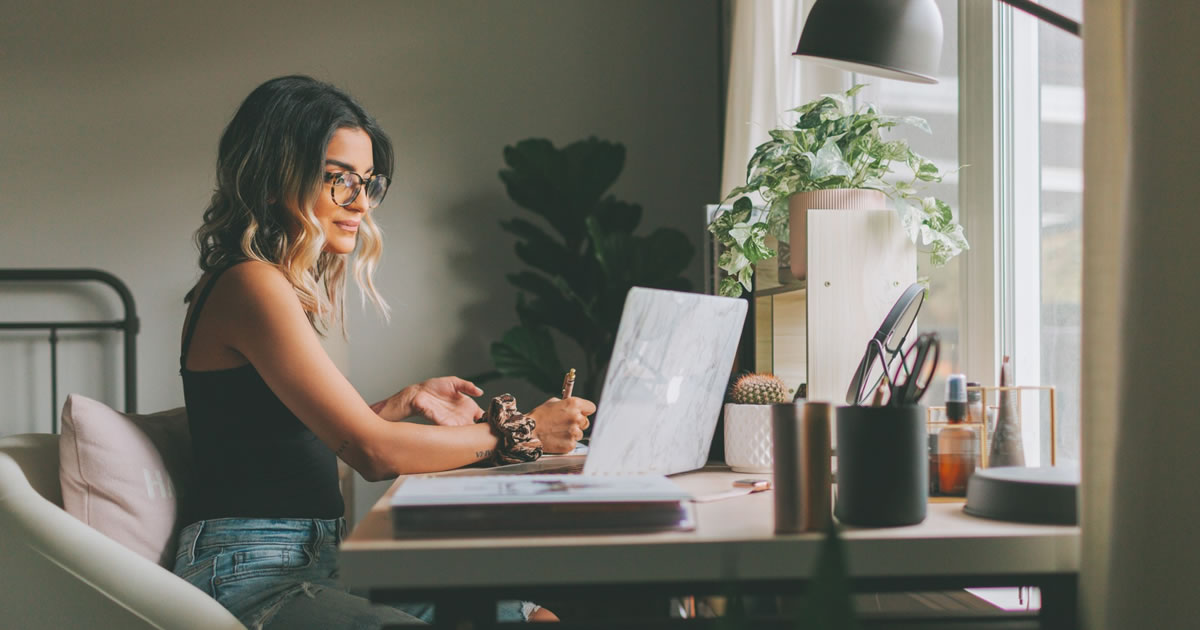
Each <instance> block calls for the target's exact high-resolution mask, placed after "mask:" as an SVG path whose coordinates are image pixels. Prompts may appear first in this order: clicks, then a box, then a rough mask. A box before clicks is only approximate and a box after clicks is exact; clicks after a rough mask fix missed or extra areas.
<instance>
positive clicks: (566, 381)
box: [561, 368, 575, 400]
mask: <svg viewBox="0 0 1200 630" xmlns="http://www.w3.org/2000/svg"><path fill="white" fill-rule="evenodd" d="M573 389H575V368H571V371H569V372H567V375H566V376H564V377H563V386H562V396H561V398H562V399H563V400H566V399H568V398H570V397H571V390H573Z"/></svg>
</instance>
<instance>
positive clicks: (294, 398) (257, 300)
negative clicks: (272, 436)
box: [206, 262, 497, 480]
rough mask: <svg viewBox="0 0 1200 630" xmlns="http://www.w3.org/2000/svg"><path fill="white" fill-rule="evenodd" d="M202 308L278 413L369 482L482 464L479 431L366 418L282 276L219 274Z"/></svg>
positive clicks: (491, 445) (269, 272)
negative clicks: (273, 399)
mask: <svg viewBox="0 0 1200 630" xmlns="http://www.w3.org/2000/svg"><path fill="white" fill-rule="evenodd" d="M206 308H211V309H216V310H217V311H218V312H216V313H211V312H210V313H208V315H209V316H210V317H211V316H214V315H215V316H216V319H217V321H218V322H220V326H221V328H222V330H220V331H219V332H218V333H217V337H218V338H220V339H221V340H223V341H224V342H225V343H227V344H228V346H229V347H230V348H231V349H233V350H234V351H236V352H238V353H240V354H241V355H243V356H245V357H246V359H247V360H249V361H250V363H251V364H253V365H254V367H255V369H256V370H257V371H258V373H259V374H260V375H261V376H262V378H263V380H264V381H266V383H267V385H268V386H269V387H270V388H271V390H272V391H273V392H274V393H275V395H277V396H279V398H280V400H282V401H283V403H284V405H286V406H287V407H288V409H290V410H291V411H292V413H294V414H296V416H297V417H298V418H299V419H300V421H301V422H303V423H304V424H305V425H306V426H308V428H309V429H311V430H312V431H313V433H315V434H316V435H317V437H318V438H320V439H321V441H322V442H324V443H325V444H326V445H327V446H329V448H330V449H332V450H333V451H334V453H336V454H337V456H338V457H340V458H341V459H342V460H344V461H345V462H346V463H347V464H349V465H350V466H351V467H353V468H354V469H355V470H357V471H358V472H359V473H360V474H362V475H363V477H365V478H367V479H370V480H377V479H386V478H388V477H391V476H395V475H398V474H407V473H416V472H432V471H438V470H448V469H451V468H458V467H460V466H464V465H466V464H470V463H472V462H476V461H479V460H482V459H486V458H488V457H490V456H491V454H492V452H493V451H494V450H495V448H496V443H497V440H496V437H495V436H494V435H492V433H491V431H490V428H489V427H488V426H487V425H486V424H472V425H467V426H457V427H444V426H428V425H419V424H412V423H406V422H388V421H387V420H385V419H384V418H382V417H380V415H379V414H377V413H375V412H374V411H372V409H371V407H370V406H368V405H367V403H366V401H364V400H363V398H362V396H360V395H359V393H358V391H356V390H355V389H354V387H353V386H352V385H351V384H350V382H349V381H347V380H346V378H345V376H343V375H342V373H341V372H340V371H339V370H338V369H337V367H336V366H335V365H334V364H333V361H332V360H330V359H329V356H328V355H327V354H326V353H325V350H324V348H322V347H321V344H320V341H319V339H318V338H317V335H316V333H315V332H314V331H313V329H312V326H311V325H310V324H309V322H308V318H307V317H305V314H304V310H303V308H302V307H301V305H300V300H299V299H298V298H297V297H296V294H295V292H294V291H293V290H292V286H291V284H290V283H289V282H288V281H287V279H286V278H285V277H284V276H283V274H282V273H281V272H280V271H279V270H277V269H276V268H274V267H273V266H271V265H268V264H265V263H257V262H250V263H244V264H240V265H237V266H236V267H234V268H232V269H230V270H229V271H227V272H225V274H224V275H223V276H222V282H221V283H220V286H218V287H216V288H215V289H214V291H213V293H212V295H211V297H210V298H209V305H208V306H207V307H206Z"/></svg>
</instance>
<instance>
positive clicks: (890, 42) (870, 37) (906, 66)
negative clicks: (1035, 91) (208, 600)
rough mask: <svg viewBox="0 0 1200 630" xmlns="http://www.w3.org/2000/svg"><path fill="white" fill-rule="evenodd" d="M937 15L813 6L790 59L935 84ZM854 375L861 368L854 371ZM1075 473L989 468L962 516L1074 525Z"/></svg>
mask: <svg viewBox="0 0 1200 630" xmlns="http://www.w3.org/2000/svg"><path fill="white" fill-rule="evenodd" d="M998 1H1000V2H1003V3H1004V4H1007V5H1010V6H1012V7H1014V8H1016V9H1019V10H1021V11H1025V12H1026V13H1029V14H1031V15H1033V16H1034V17H1036V18H1038V19H1040V20H1042V21H1044V22H1047V23H1049V24H1052V25H1054V26H1057V27H1058V28H1061V29H1063V30H1064V31H1066V32H1068V33H1071V34H1072V35H1075V36H1076V37H1078V36H1079V29H1080V25H1079V22H1076V21H1075V20H1072V19H1070V18H1068V17H1066V16H1064V15H1060V14H1058V13H1055V12H1054V11H1051V10H1050V9H1047V8H1045V7H1043V6H1041V5H1040V4H1037V3H1035V2H1031V1H1030V0H998ZM941 52H942V13H941V11H939V10H938V7H937V4H935V2H934V0H817V3H816V4H814V5H813V8H812V10H811V11H809V14H808V18H807V19H806V20H805V23H804V31H803V33H801V35H800V43H799V44H798V45H797V46H796V52H795V53H793V54H794V55H795V56H797V57H800V58H803V59H811V60H813V61H818V62H821V63H824V64H826V65H831V66H834V67H837V68H840V69H842V70H847V71H850V72H857V73H860V74H869V75H874V76H879V77H884V78H886V79H898V80H901V81H911V82H914V83H937V79H936V78H934V77H935V75H936V72H937V67H938V61H939V57H940V56H941ZM860 371H861V369H860ZM1078 489H1079V473H1078V472H1077V471H1069V470H1063V469H1059V468H1056V467H1053V466H1046V467H1040V468H989V469H984V470H980V471H978V472H976V473H975V474H974V475H972V476H971V479H970V480H969V481H968V483H967V505H966V507H965V511H966V512H967V513H968V514H972V515H975V516H982V517H985V518H993V519H999V520H1007V521H1025V522H1040V523H1059V524H1074V523H1076V522H1078V518H1077V514H1076V510H1077V508H1076V504H1077V495H1078Z"/></svg>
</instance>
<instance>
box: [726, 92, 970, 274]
mask: <svg viewBox="0 0 1200 630" xmlns="http://www.w3.org/2000/svg"><path fill="white" fill-rule="evenodd" d="M863 87H864V85H862V84H859V85H855V86H854V87H852V88H850V89H849V90H848V91H846V92H845V93H844V94H827V95H825V96H822V97H821V98H819V99H817V100H815V101H812V102H811V103H808V104H805V105H802V106H800V107H797V108H796V109H793V110H791V111H793V112H796V114H797V119H796V123H795V124H794V125H793V126H792V127H790V128H780V129H773V130H771V131H770V137H771V139H770V140H768V141H766V142H764V143H762V144H760V145H759V146H758V147H757V148H756V149H755V150H754V155H753V156H751V158H750V162H749V163H748V164H747V166H746V184H745V185H744V186H739V187H737V188H734V189H733V190H732V191H730V193H729V195H727V196H726V198H725V200H724V201H729V200H730V199H733V198H734V197H738V195H741V197H738V199H737V200H736V201H734V202H733V204H732V207H731V208H730V209H729V210H726V211H725V212H723V213H721V214H720V215H718V216H717V217H716V218H715V219H714V220H713V222H712V223H711V224H710V225H709V226H708V229H709V231H710V232H712V233H713V234H714V235H715V236H716V238H717V239H718V240H719V241H720V242H721V244H722V245H724V246H725V251H724V253H722V255H721V257H720V260H719V261H718V265H719V266H720V268H721V269H722V270H724V271H725V272H726V273H727V274H728V275H727V277H725V278H724V279H723V280H722V282H721V286H720V293H721V295H728V296H733V297H736V296H738V295H741V293H742V290H743V288H744V289H745V290H747V291H749V290H750V288H751V284H750V279H751V277H752V274H753V273H754V267H753V265H754V264H755V263H757V262H759V261H761V260H766V259H768V258H772V257H774V256H775V251H774V250H772V249H771V248H770V247H767V243H766V236H767V235H768V234H769V235H771V236H774V237H776V238H778V239H779V240H780V241H781V242H786V241H787V239H788V231H789V230H788V216H789V211H788V198H789V197H791V196H792V195H794V194H797V193H802V192H808V191H813V190H830V189H837V188H870V189H875V190H879V191H881V192H883V194H885V195H887V196H888V198H890V199H891V200H892V202H893V204H895V206H896V209H897V211H898V212H899V213H900V217H901V221H902V225H903V226H904V229H905V230H906V231H907V233H908V236H909V238H911V239H912V241H913V242H914V243H917V244H919V245H921V246H923V247H925V248H927V250H928V251H929V254H930V262H931V263H932V264H933V265H934V266H935V267H936V266H941V265H944V264H945V263H946V262H947V261H948V260H950V259H951V258H953V257H955V256H957V255H958V254H959V253H961V252H962V251H963V250H965V249H968V247H969V245H968V244H967V239H966V238H965V237H964V236H963V230H962V226H961V225H959V224H958V222H957V221H956V220H955V219H954V213H953V212H952V211H951V209H950V206H949V205H948V204H946V202H944V201H942V200H940V199H937V198H935V197H921V196H920V195H919V192H920V189H921V188H922V187H923V186H925V185H927V184H930V183H934V182H940V181H942V177H943V176H944V175H943V174H942V173H941V172H939V170H938V167H937V166H936V165H934V163H933V162H931V161H929V160H927V159H925V158H923V157H921V156H920V155H918V154H917V153H916V152H914V151H913V150H912V149H911V148H910V147H909V146H908V142H907V141H906V140H904V139H902V138H897V139H893V140H885V139H884V137H883V134H882V132H883V131H884V130H886V129H891V128H893V127H896V126H897V125H902V124H903V125H910V126H913V127H916V128H918V129H921V130H922V131H925V132H926V133H930V129H929V124H928V123H926V122H925V120H924V119H921V118H918V117H916V116H885V115H883V114H880V113H879V112H878V111H876V110H875V107H874V106H873V105H870V104H866V105H862V106H860V107H857V108H856V107H855V106H854V105H853V98H854V96H855V95H856V94H858V92H859V90H861V89H862V88H863ZM899 165H903V166H904V167H905V169H906V170H907V171H909V172H911V177H909V178H905V177H901V178H899V179H895V180H892V181H888V180H887V179H885V178H886V177H887V176H888V175H889V174H893V173H895V171H894V170H893V168H894V167H896V166H899ZM753 193H757V194H758V195H759V196H761V197H762V200H763V202H764V203H765V211H764V210H760V209H758V208H755V207H754V203H753V201H752V199H751V198H750V196H749V195H750V194H753Z"/></svg>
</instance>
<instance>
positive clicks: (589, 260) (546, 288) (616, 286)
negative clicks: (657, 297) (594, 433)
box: [491, 138, 693, 396]
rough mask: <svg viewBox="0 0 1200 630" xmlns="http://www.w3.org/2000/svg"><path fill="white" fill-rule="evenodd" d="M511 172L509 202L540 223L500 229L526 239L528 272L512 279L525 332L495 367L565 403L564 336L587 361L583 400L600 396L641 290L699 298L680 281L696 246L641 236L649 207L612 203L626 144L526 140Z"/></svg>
mask: <svg viewBox="0 0 1200 630" xmlns="http://www.w3.org/2000/svg"><path fill="white" fill-rule="evenodd" d="M504 163H505V164H506V165H507V166H508V168H506V169H505V170H502V171H500V179H501V180H503V182H504V186H505V188H506V190H507V191H508V196H509V197H510V198H511V199H512V200H513V201H514V202H516V204H517V205H519V206H521V207H522V208H524V209H526V210H528V211H530V212H532V213H533V214H534V215H536V218H538V219H540V220H538V221H530V220H527V219H525V218H521V217H516V218H512V219H509V220H507V221H502V222H501V223H500V227H501V228H503V229H504V230H505V231H506V232H509V233H511V234H513V235H515V236H516V237H517V238H518V241H517V244H516V252H517V257H518V258H519V259H520V260H521V262H523V263H525V264H526V265H528V266H529V268H528V269H525V270H522V271H518V272H515V273H511V274H509V275H508V276H507V277H508V280H509V282H511V283H512V284H513V285H514V286H516V287H517V289H519V290H520V291H519V293H518V294H517V317H518V319H519V321H520V323H519V324H518V325H517V326H514V327H513V328H511V329H509V330H508V332H506V333H504V336H503V338H501V340H500V341H497V342H495V343H493V344H492V346H491V356H492V362H493V364H494V365H495V367H496V372H498V373H499V374H501V375H504V376H508V377H513V378H520V379H524V380H526V381H528V382H529V383H531V384H533V385H534V386H535V387H537V388H538V389H540V390H542V391H544V392H547V393H553V394H557V393H558V389H559V387H560V386H561V384H562V378H563V373H564V371H565V370H564V369H563V361H562V360H561V359H560V358H559V354H558V350H557V348H556V346H555V342H554V336H553V335H552V334H551V331H552V330H554V331H558V332H559V333H561V334H562V336H564V337H566V338H567V339H569V340H571V341H573V342H574V343H575V344H577V345H578V346H579V348H580V349H581V350H582V351H583V357H584V363H585V365H584V369H582V370H581V371H580V372H581V377H580V381H579V382H578V383H577V387H576V389H575V391H576V393H577V394H578V395H581V396H595V395H596V394H598V392H597V391H596V389H597V387H598V384H599V377H600V375H602V374H603V373H604V369H605V367H606V366H607V365H608V360H609V357H610V356H611V354H612V348H613V344H614V342H615V340H616V332H617V325H618V323H619V322H620V319H621V311H622V309H623V308H624V306H625V295H626V293H628V292H629V289H630V288H631V287H633V286H643V287H653V288H662V289H674V290H679V291H689V290H691V283H690V282H689V281H688V280H687V279H686V278H684V277H682V276H681V275H680V274H681V273H683V271H684V269H686V268H687V266H688V263H689V262H690V261H691V259H692V256H693V248H692V245H691V243H689V242H688V239H687V237H686V236H684V234H683V233H682V232H680V231H678V230H673V229H666V228H660V229H657V230H655V231H653V232H651V233H650V234H649V235H648V236H637V235H635V234H634V230H635V229H636V228H637V226H638V223H639V222H640V221H641V218H642V208H641V206H638V205H636V204H632V203H628V202H625V201H621V200H618V199H617V198H616V197H614V196H612V195H608V194H606V192H607V191H608V189H609V188H610V187H612V185H613V183H614V182H615V181H616V180H617V176H618V175H620V174H621V170H622V169H623V168H624V166H625V147H624V146H622V145H620V144H616V143H612V142H606V141H603V140H598V139H596V138H588V139H587V140H581V141H578V142H573V143H571V144H569V145H567V146H566V147H564V148H562V149H558V148H555V147H554V145H553V144H551V143H550V141H549V140H543V139H530V140H523V141H521V142H518V143H517V144H516V145H515V146H509V147H505V148H504ZM546 227H548V228H550V230H551V231H547V229H545V228H546Z"/></svg>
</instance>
